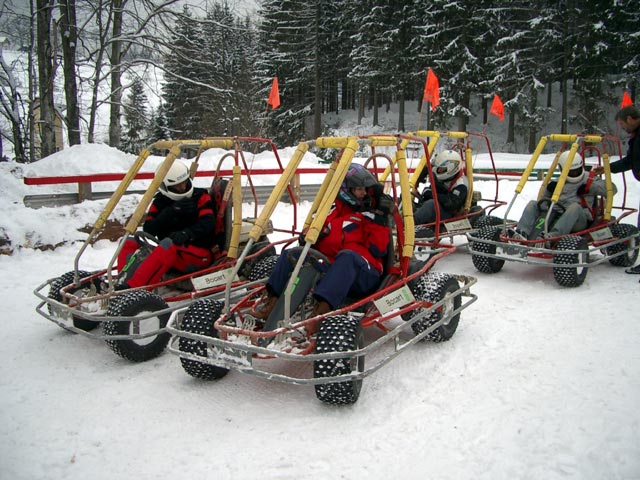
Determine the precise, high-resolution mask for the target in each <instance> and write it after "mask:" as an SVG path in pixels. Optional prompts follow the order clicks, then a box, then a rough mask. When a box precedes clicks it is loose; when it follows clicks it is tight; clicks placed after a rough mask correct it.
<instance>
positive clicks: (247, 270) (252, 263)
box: [238, 235, 278, 279]
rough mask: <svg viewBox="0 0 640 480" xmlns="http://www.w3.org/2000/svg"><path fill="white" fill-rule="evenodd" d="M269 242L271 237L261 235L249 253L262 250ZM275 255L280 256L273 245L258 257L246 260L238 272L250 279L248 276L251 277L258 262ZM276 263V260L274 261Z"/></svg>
mask: <svg viewBox="0 0 640 480" xmlns="http://www.w3.org/2000/svg"><path fill="white" fill-rule="evenodd" d="M268 244H269V239H268V238H267V236H266V235H263V236H262V237H260V240H258V242H256V243H255V244H254V245H253V248H252V249H251V251H250V252H249V255H251V254H253V253H255V252H257V251H258V250H261V249H262V248H264V247H265V246H266V245H268ZM274 256H275V257H276V259H277V258H278V256H277V255H276V249H275V247H274V246H271V247H270V248H268V249H267V250H266V251H265V252H263V253H261V254H260V255H259V256H257V257H256V258H253V259H251V260H249V261H245V262H244V265H242V267H240V270H239V271H238V273H239V274H240V276H242V277H244V278H247V279H248V278H250V277H251V272H252V271H253V270H254V268H255V267H256V266H257V265H258V264H260V263H261V262H262V261H263V260H266V259H268V258H271V257H274ZM267 263H268V262H267ZM274 264H275V261H274ZM269 273H271V272H269ZM258 278H260V277H258Z"/></svg>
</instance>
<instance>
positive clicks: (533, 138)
mask: <svg viewBox="0 0 640 480" xmlns="http://www.w3.org/2000/svg"><path fill="white" fill-rule="evenodd" d="M537 107H538V91H537V90H536V89H535V87H533V88H531V103H530V105H529V108H530V110H531V112H533V113H535V111H536V108H537ZM537 143H538V132H537V131H536V129H535V127H534V126H531V127H529V153H533V151H534V150H535V149H536V145H537Z"/></svg>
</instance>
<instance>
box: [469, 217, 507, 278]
mask: <svg viewBox="0 0 640 480" xmlns="http://www.w3.org/2000/svg"><path fill="white" fill-rule="evenodd" d="M486 218H490V217H486ZM475 236H476V238H478V239H479V241H475V242H473V241H472V242H471V245H470V247H471V252H472V253H471V261H472V262H473V265H474V266H475V267H476V268H477V269H478V270H479V271H481V272H482V273H497V272H499V271H500V270H502V267H503V265H504V260H502V259H499V258H491V257H485V256H482V255H474V254H473V252H478V253H486V254H489V255H495V254H496V245H495V244H492V243H486V242H485V241H483V240H488V241H493V242H497V241H499V240H500V229H499V228H496V227H491V226H488V227H484V228H482V229H480V230H478V231H477V232H476V233H475Z"/></svg>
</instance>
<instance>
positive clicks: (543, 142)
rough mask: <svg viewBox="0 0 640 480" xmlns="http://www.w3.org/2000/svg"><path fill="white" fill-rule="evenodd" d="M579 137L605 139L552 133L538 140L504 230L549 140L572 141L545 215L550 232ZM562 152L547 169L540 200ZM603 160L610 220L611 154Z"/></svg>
mask: <svg viewBox="0 0 640 480" xmlns="http://www.w3.org/2000/svg"><path fill="white" fill-rule="evenodd" d="M579 139H580V140H582V141H583V142H588V143H602V141H603V137H602V136H600V135H577V134H551V135H547V136H543V137H541V138H540V141H539V142H538V145H537V146H536V149H535V151H534V152H533V155H532V156H531V159H530V160H529V163H528V164H527V167H526V168H525V170H524V172H523V173H522V177H521V178H520V181H519V182H518V185H517V187H516V193H515V195H514V196H513V198H512V199H511V202H509V205H508V207H507V209H506V211H505V214H504V219H503V223H502V226H503V230H504V229H505V228H506V222H507V218H508V217H509V212H510V211H511V207H512V206H513V204H514V202H515V200H516V198H517V196H518V195H519V194H520V193H521V192H522V190H523V189H524V186H525V185H526V183H527V181H528V179H529V176H530V175H531V172H532V171H533V169H534V167H535V164H536V162H537V161H538V159H539V157H540V154H541V153H542V151H543V149H544V147H545V146H546V144H547V142H548V141H549V140H551V141H556V142H565V143H569V142H571V148H570V149H569V156H568V158H567V161H566V162H565V164H564V167H563V168H562V171H561V172H560V176H559V177H558V180H557V184H556V186H555V188H554V190H553V193H552V195H551V203H550V205H549V209H548V210H547V215H546V217H545V224H544V232H545V233H548V225H549V219H550V217H551V214H552V212H553V207H554V206H555V205H556V203H557V202H558V199H559V198H560V194H561V193H562V189H563V188H564V185H565V183H566V180H567V176H568V175H569V170H571V163H572V162H573V159H574V158H575V156H576V153H577V151H578V148H579V146H580V145H579V144H578V140H579ZM561 153H562V152H560V151H559V152H558V153H557V154H556V156H555V157H554V159H553V162H552V163H551V165H550V166H549V169H548V170H547V173H546V175H545V178H544V180H543V182H542V185H541V186H540V190H539V192H538V201H539V200H540V199H541V198H542V194H543V192H544V189H545V188H546V186H547V185H548V184H549V181H550V180H551V177H552V176H553V172H554V171H555V169H556V167H557V165H558V160H559V158H560V154H561ZM605 153H606V152H605ZM602 160H603V166H604V168H605V185H606V190H607V195H606V205H605V209H604V219H605V220H607V221H608V220H609V219H610V218H611V209H612V205H613V184H612V181H611V168H610V167H609V156H608V155H607V154H605V155H603V157H602Z"/></svg>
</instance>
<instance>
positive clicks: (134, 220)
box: [124, 145, 180, 234]
mask: <svg viewBox="0 0 640 480" xmlns="http://www.w3.org/2000/svg"><path fill="white" fill-rule="evenodd" d="M179 154H180V147H179V146H177V145H174V146H173V147H171V150H170V151H169V154H168V155H167V157H166V158H165V159H164V161H163V162H162V164H161V165H160V167H159V168H158V170H157V171H156V175H155V177H153V180H152V181H151V185H149V188H147V191H146V192H145V193H144V195H143V196H142V199H141V200H140V203H139V204H138V206H137V207H136V210H135V211H134V212H133V215H132V216H131V218H130V219H129V222H128V223H127V225H126V226H125V228H124V229H125V231H126V232H128V233H130V234H133V233H134V232H135V231H136V229H137V228H138V226H139V225H140V223H142V219H143V218H144V215H145V213H146V212H147V207H149V204H150V203H151V200H153V196H154V195H155V194H156V192H157V191H158V187H160V184H161V183H162V181H163V180H164V177H165V176H166V175H167V172H169V169H170V168H171V165H173V162H174V161H175V159H176V158H177V157H178V155H179Z"/></svg>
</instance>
